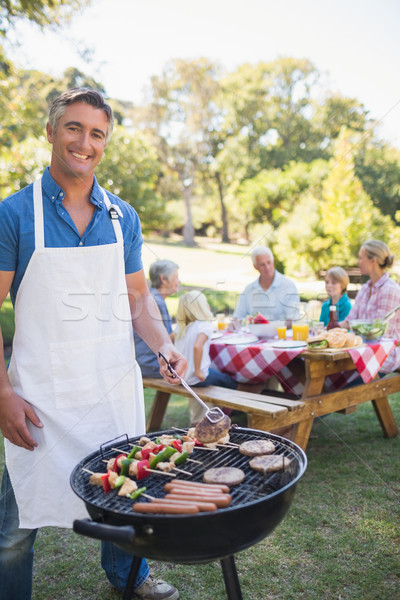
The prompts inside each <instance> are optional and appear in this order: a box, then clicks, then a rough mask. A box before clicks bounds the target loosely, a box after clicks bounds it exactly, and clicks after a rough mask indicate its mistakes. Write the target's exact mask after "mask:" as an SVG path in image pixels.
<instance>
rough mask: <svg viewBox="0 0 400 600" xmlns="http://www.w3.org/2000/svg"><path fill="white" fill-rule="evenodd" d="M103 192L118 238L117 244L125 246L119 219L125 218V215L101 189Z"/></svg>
mask: <svg viewBox="0 0 400 600" xmlns="http://www.w3.org/2000/svg"><path fill="white" fill-rule="evenodd" d="M101 191H102V192H103V198H104V202H105V205H106V207H107V210H108V212H109V214H110V218H111V222H112V224H113V227H114V232H115V236H116V238H117V243H118V244H122V245H123V244H124V237H123V235H122V229H121V224H120V222H119V217H121V218H123V214H122V212H121V209H120V208H119V206H117V205H115V204H111V202H110V199H109V197H108V196H107V194H106V191H105V190H103V188H101Z"/></svg>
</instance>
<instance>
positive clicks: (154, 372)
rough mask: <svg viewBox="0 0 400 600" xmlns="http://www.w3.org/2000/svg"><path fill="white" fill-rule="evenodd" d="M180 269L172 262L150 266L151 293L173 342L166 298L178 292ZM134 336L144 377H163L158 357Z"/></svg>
mask: <svg viewBox="0 0 400 600" xmlns="http://www.w3.org/2000/svg"><path fill="white" fill-rule="evenodd" d="M178 268H179V267H178V265H177V264H176V263H174V262H173V261H172V260H156V261H155V262H154V263H152V264H151V265H150V269H149V278H150V293H151V295H152V296H153V298H154V300H155V301H156V303H157V306H158V308H159V309H160V314H161V319H162V321H163V323H164V325H165V328H166V330H167V331H168V333H169V335H170V337H171V339H172V341H173V338H174V334H173V332H172V319H171V317H170V314H169V312H168V308H167V305H166V303H165V298H167V296H171V295H172V294H175V293H176V292H177V291H178V288H179V277H178ZM154 318H156V319H160V315H154ZM134 336H135V351H136V360H137V362H138V364H139V367H140V369H141V371H142V375H143V377H161V375H160V364H159V362H158V358H157V356H156V355H155V354H154V352H153V351H152V350H151V349H150V348H149V346H148V345H147V344H146V343H145V342H144V341H143V340H142V338H141V337H140V336H139V335H137V333H136V332H135V333H134Z"/></svg>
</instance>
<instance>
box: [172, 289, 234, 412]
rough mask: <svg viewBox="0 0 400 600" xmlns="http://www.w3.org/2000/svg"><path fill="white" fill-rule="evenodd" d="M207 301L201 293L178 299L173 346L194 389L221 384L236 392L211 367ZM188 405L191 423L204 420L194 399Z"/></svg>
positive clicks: (229, 380) (229, 381) (224, 376)
mask: <svg viewBox="0 0 400 600" xmlns="http://www.w3.org/2000/svg"><path fill="white" fill-rule="evenodd" d="M213 318H214V316H213V314H212V312H211V310H210V307H209V305H208V302H207V298H206V297H205V295H204V294H203V293H202V292H199V291H197V290H193V291H191V292H187V293H186V294H183V296H181V297H180V299H179V305H178V310H177V313H176V322H177V327H176V335H175V346H176V348H177V349H178V350H179V352H181V353H182V354H183V356H184V357H185V358H186V360H187V365H188V366H187V371H186V376H185V379H186V381H187V382H188V384H189V385H191V386H194V387H196V386H197V387H200V386H206V385H220V386H222V387H226V388H230V389H236V388H237V382H236V381H235V380H234V379H232V377H230V376H229V375H227V374H226V373H221V372H220V371H217V370H216V369H212V368H210V364H211V359H210V340H211V335H212V332H213V326H212V320H213ZM189 403H190V423H191V424H194V423H197V421H199V420H200V419H201V418H202V417H203V409H202V407H201V406H200V404H199V403H198V402H196V401H195V400H189Z"/></svg>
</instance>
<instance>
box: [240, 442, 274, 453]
mask: <svg viewBox="0 0 400 600" xmlns="http://www.w3.org/2000/svg"><path fill="white" fill-rule="evenodd" d="M274 450H275V444H274V443H273V442H271V441H270V440H248V441H247V442H243V444H240V446H239V452H240V453H241V454H244V455H245V456H260V455H261V454H272V453H273V452H274Z"/></svg>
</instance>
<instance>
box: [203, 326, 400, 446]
mask: <svg viewBox="0 0 400 600" xmlns="http://www.w3.org/2000/svg"><path fill="white" fill-rule="evenodd" d="M230 335H234V334H226V336H223V337H221V338H219V339H215V340H213V342H212V344H211V347H210V356H211V359H212V364H213V366H214V367H215V368H217V369H219V370H220V371H222V372H225V373H229V374H230V375H231V376H232V377H234V378H235V379H236V380H237V381H239V382H241V383H242V384H243V383H247V384H248V389H249V390H250V389H251V386H252V385H255V384H259V383H260V382H266V381H267V380H268V379H269V378H270V377H272V376H276V377H277V378H278V379H279V381H280V383H281V386H282V389H283V392H282V393H281V397H282V398H283V399H285V398H290V399H293V398H297V399H299V400H301V401H302V402H303V407H302V408H301V409H300V410H296V411H288V412H286V413H284V414H282V415H277V416H276V418H275V420H274V423H273V425H274V427H275V428H279V427H287V426H289V425H294V426H295V427H293V432H292V435H291V437H292V439H293V440H294V441H295V442H296V443H297V444H298V445H299V446H301V447H302V448H303V449H305V448H306V446H307V443H308V439H309V436H310V432H311V428H312V425H313V422H314V420H315V418H317V417H320V416H324V415H326V414H330V413H332V412H344V413H347V412H353V411H354V410H356V408H357V405H358V404H361V403H363V402H369V401H370V402H371V403H372V405H373V407H374V410H375V412H376V415H377V418H378V421H379V423H380V425H381V428H382V431H383V435H384V436H385V437H395V436H396V435H397V434H398V427H397V425H396V422H395V420H394V416H393V413H392V410H391V407H390V404H389V401H388V395H390V394H393V393H395V392H399V391H400V373H394V374H390V375H389V376H386V377H383V378H381V377H380V376H379V374H378V372H379V369H380V367H381V366H382V364H383V362H384V361H385V359H386V358H387V356H388V355H389V354H390V352H391V351H392V350H393V349H394V348H395V346H396V340H381V341H379V342H377V343H374V344H364V345H362V346H360V347H358V348H350V349H345V350H333V349H329V350H321V351H308V350H307V348H306V346H305V345H303V346H302V345H301V344H299V345H297V346H296V347H290V346H291V344H290V343H288V344H287V345H286V346H285V344H279V342H278V343H277V340H264V341H262V340H257V341H253V342H249V343H246V342H245V341H244V342H243V343H238V344H235V343H231V341H232V340H233V338H229V336H230ZM350 383H354V387H347V386H348V384H350ZM252 426H253V427H255V428H259V429H265V428H266V427H271V423H270V422H268V421H267V420H266V419H263V418H262V417H260V418H259V419H257V418H254V417H253V420H252Z"/></svg>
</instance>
